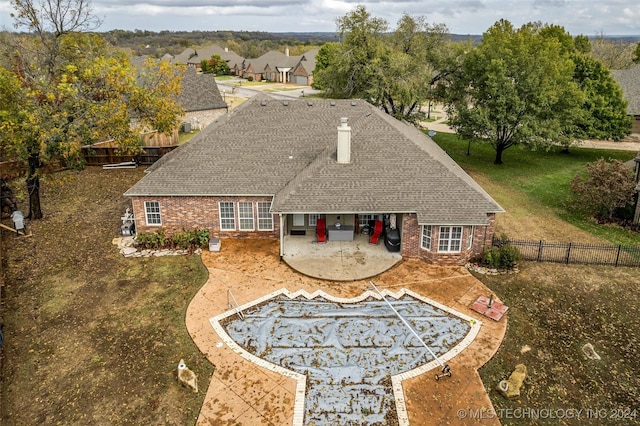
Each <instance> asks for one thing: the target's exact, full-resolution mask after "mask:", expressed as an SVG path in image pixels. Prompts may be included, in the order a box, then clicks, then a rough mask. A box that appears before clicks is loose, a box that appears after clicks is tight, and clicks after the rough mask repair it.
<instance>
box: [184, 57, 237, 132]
mask: <svg viewBox="0 0 640 426" xmlns="http://www.w3.org/2000/svg"><path fill="white" fill-rule="evenodd" d="M178 101H179V102H180V104H181V105H182V108H184V110H185V112H186V113H185V115H184V117H182V122H183V123H185V122H186V123H189V124H190V126H191V127H192V128H194V129H203V128H205V127H207V126H208V125H209V124H211V123H212V122H213V121H215V120H216V119H218V118H219V117H220V116H222V115H224V114H226V113H227V110H228V107H227V104H226V102H225V101H224V100H223V99H222V96H220V90H218V85H217V84H216V80H215V78H214V77H213V75H212V74H199V73H198V72H197V71H196V70H195V68H192V67H187V68H186V69H185V71H184V74H183V75H182V82H181V92H180V95H179V96H178Z"/></svg>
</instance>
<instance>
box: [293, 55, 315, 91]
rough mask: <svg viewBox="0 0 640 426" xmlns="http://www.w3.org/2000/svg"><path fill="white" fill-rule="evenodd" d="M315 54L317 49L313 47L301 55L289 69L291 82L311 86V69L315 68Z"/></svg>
mask: <svg viewBox="0 0 640 426" xmlns="http://www.w3.org/2000/svg"><path fill="white" fill-rule="evenodd" d="M317 54H318V49H314V50H310V51H308V52H306V53H304V54H303V55H302V57H301V58H300V61H298V63H297V64H296V66H295V67H293V70H291V77H290V80H291V82H292V83H294V84H299V85H301V86H311V85H312V84H313V70H314V69H315V68H316V55H317Z"/></svg>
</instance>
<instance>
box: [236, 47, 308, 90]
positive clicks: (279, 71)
mask: <svg viewBox="0 0 640 426" xmlns="http://www.w3.org/2000/svg"><path fill="white" fill-rule="evenodd" d="M301 58H302V57H301V56H289V49H286V50H285V53H282V52H278V51H277V50H272V51H269V52H267V53H265V54H264V55H262V56H260V57H259V58H255V59H247V60H246V68H245V70H244V73H243V75H242V76H243V77H244V78H247V79H253V80H256V81H261V80H268V81H274V82H276V83H290V78H289V77H290V75H289V73H290V71H291V70H292V69H293V68H294V67H295V66H296V65H297V64H298V62H300V59H301Z"/></svg>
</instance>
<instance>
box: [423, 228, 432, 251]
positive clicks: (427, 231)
mask: <svg viewBox="0 0 640 426" xmlns="http://www.w3.org/2000/svg"><path fill="white" fill-rule="evenodd" d="M421 227H422V230H421V232H422V238H421V239H420V247H421V248H423V249H425V250H431V233H432V232H433V228H432V226H431V225H422V226H421Z"/></svg>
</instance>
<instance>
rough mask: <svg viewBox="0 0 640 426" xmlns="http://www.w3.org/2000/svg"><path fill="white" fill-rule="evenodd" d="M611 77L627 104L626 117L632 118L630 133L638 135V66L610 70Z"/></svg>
mask: <svg viewBox="0 0 640 426" xmlns="http://www.w3.org/2000/svg"><path fill="white" fill-rule="evenodd" d="M611 76H612V77H613V78H614V79H615V80H616V81H617V82H618V84H619V85H620V87H621V88H622V94H623V95H624V98H625V99H626V100H627V102H628V103H629V104H628V105H627V115H630V116H632V117H633V125H632V128H631V133H640V65H636V66H634V67H632V68H629V69H626V70H612V71H611Z"/></svg>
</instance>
